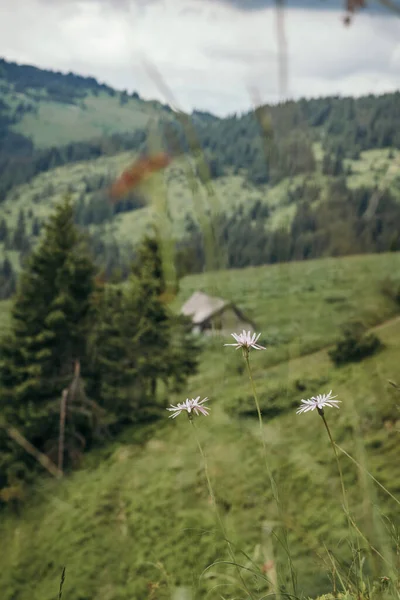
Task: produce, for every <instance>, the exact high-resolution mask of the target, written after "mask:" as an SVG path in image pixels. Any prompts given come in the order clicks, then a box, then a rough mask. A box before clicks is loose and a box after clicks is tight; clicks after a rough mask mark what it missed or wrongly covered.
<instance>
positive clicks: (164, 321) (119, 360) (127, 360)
mask: <svg viewBox="0 0 400 600" xmlns="http://www.w3.org/2000/svg"><path fill="white" fill-rule="evenodd" d="M164 285H165V284H164V278H163V273H162V269H161V259H160V256H159V246H158V244H157V242H156V241H155V240H154V239H153V240H151V239H150V238H145V239H144V241H143V243H142V245H141V246H140V248H139V249H138V259H137V262H136V264H135V265H134V268H133V273H132V275H131V276H130V278H129V280H128V282H127V284H126V285H125V286H124V287H123V288H121V287H117V286H108V288H107V289H104V291H103V293H102V298H101V302H100V304H99V323H98V325H97V327H96V335H95V340H94V347H95V348H96V361H97V366H96V371H97V372H99V373H101V383H100V389H99V396H100V397H101V399H102V406H103V407H104V408H105V409H106V410H107V411H108V412H111V411H112V412H113V420H114V423H119V424H121V423H125V422H135V421H140V420H144V419H148V418H150V417H154V416H155V415H156V414H157V413H158V412H159V410H160V407H163V406H164V403H165V400H166V395H167V393H168V391H169V390H174V391H175V390H177V389H180V388H181V387H182V386H183V385H184V384H185V382H186V381H187V378H188V376H189V375H190V374H192V373H194V372H195V370H196V367H197V359H198V352H199V348H198V346H197V345H196V343H195V340H194V338H193V337H192V335H191V333H190V328H191V326H190V323H189V322H188V320H187V319H185V318H183V317H178V316H176V315H173V314H172V313H171V311H170V310H169V309H168V307H167V306H166V305H165V304H164V303H163V302H162V300H161V295H162V293H163V291H164ZM160 388H162V392H163V393H162V394H160V391H161V389H160Z"/></svg>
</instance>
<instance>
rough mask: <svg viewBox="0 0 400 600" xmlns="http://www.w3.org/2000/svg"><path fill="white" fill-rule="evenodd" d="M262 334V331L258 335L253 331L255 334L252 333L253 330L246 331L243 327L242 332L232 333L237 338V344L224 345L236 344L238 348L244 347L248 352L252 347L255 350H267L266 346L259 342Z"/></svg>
mask: <svg viewBox="0 0 400 600" xmlns="http://www.w3.org/2000/svg"><path fill="white" fill-rule="evenodd" d="M260 335H261V333H259V334H258V335H257V334H256V333H253V335H251V331H245V330H244V329H243V332H242V333H231V336H232V337H233V338H234V339H235V340H236V344H224V346H236V350H238V349H239V348H242V349H243V351H244V352H248V351H249V350H250V348H254V350H266V348H264V346H260V345H259V344H257V340H258V338H259V337H260Z"/></svg>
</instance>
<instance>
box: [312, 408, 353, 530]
mask: <svg viewBox="0 0 400 600" xmlns="http://www.w3.org/2000/svg"><path fill="white" fill-rule="evenodd" d="M317 410H318V414H319V415H320V417H321V419H322V420H323V422H324V425H325V429H326V431H327V433H328V436H329V440H330V442H331V446H332V448H333V452H334V454H335V458H336V464H337V468H338V472H339V478H340V485H341V488H342V496H343V506H344V510H345V513H346V515H347V518H348V519H349V514H350V513H349V505H348V502H347V496H346V488H345V487H344V480H343V473H342V468H341V466H340V460H339V456H338V453H337V450H336V444H335V442H334V440H333V437H332V434H331V430H330V429H329V425H328V423H327V420H326V419H325V414H324V409H323V408H318V409H317Z"/></svg>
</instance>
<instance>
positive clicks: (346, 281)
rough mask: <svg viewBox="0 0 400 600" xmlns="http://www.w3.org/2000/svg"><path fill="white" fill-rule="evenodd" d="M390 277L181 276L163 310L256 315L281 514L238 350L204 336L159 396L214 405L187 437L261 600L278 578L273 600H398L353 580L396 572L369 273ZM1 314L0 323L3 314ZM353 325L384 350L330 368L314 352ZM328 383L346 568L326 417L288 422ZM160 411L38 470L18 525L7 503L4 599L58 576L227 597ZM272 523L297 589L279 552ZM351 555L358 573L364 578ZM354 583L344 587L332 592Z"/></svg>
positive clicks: (210, 517)
mask: <svg viewBox="0 0 400 600" xmlns="http://www.w3.org/2000/svg"><path fill="white" fill-rule="evenodd" d="M399 272H400V255H399V254H398V253H392V254H386V255H373V256H354V257H350V258H340V259H334V258H332V259H324V260H317V261H309V262H302V263H291V264H282V265H276V266H267V267H259V268H249V269H244V270H241V271H226V272H220V273H205V274H202V275H196V276H189V277H186V278H185V279H184V280H182V282H181V289H180V292H179V296H178V297H177V298H176V299H175V304H174V306H173V308H174V309H178V308H179V306H180V305H181V303H182V302H183V301H185V300H186V299H187V298H188V297H189V296H190V294H191V293H192V292H193V291H194V290H198V289H202V290H204V291H205V292H207V293H209V294H212V295H220V296H223V297H225V298H229V299H232V300H233V301H234V302H235V303H236V304H237V305H238V306H239V308H240V309H241V310H242V311H243V312H244V313H245V314H247V315H248V316H249V317H251V318H252V319H254V321H255V322H256V324H257V327H258V330H259V331H261V332H262V336H261V338H260V340H259V341H260V343H261V344H263V345H265V346H266V347H267V350H266V351H259V352H257V351H251V353H250V363H251V365H252V369H253V377H254V382H255V385H256V389H257V393H258V397H259V401H260V405H261V409H262V412H263V417H264V423H263V428H262V433H263V437H264V440H265V445H266V449H267V457H268V462H269V466H270V468H271V469H272V472H273V475H274V478H275V481H276V484H277V486H278V492H279V510H278V508H277V505H276V503H275V501H274V499H273V497H272V494H271V486H270V482H269V479H268V475H267V471H266V466H265V462H264V456H263V446H262V444H261V441H260V430H259V424H258V421H257V413H256V410H255V407H254V399H253V397H252V391H251V387H250V383H249V380H248V377H247V374H246V370H245V364H244V361H243V358H242V356H241V352H240V351H235V350H234V349H233V348H227V347H223V343H228V342H230V341H233V340H229V339H225V337H224V338H217V339H214V340H207V339H205V340H203V342H202V344H203V346H204V348H203V350H204V351H203V355H202V362H201V365H200V369H199V372H198V374H197V375H195V376H193V377H192V378H191V379H190V382H189V386H188V389H187V390H186V392H185V393H184V394H183V395H182V397H178V398H176V397H171V398H169V399H168V402H171V403H174V404H175V403H176V402H179V401H182V400H184V399H185V397H186V396H187V397H189V398H191V397H196V396H199V395H200V396H201V397H205V396H208V397H209V399H210V400H209V406H210V409H211V410H210V416H209V417H207V418H206V417H199V418H198V419H196V431H197V435H198V438H199V442H200V444H201V447H202V449H203V451H204V453H205V456H206V461H207V462H206V464H207V466H208V472H209V477H210V480H211V484H212V487H213V492H214V495H215V500H216V504H217V507H218V510H219V514H220V515H221V518H222V520H223V523H224V527H225V530H226V535H227V537H228V538H229V540H230V541H231V542H232V544H233V548H234V554H235V559H236V561H237V563H239V564H240V565H243V566H244V567H246V568H247V569H248V570H247V571H244V576H243V578H244V584H245V585H246V586H249V588H250V589H251V590H253V593H254V597H255V598H257V599H259V598H264V597H265V596H266V595H267V594H270V595H271V594H272V595H271V596H270V597H272V598H275V597H277V596H276V595H275V594H273V592H274V577H275V572H276V570H278V571H279V572H280V573H281V577H282V579H283V580H284V581H285V583H286V584H287V592H288V594H289V595H288V596H282V597H295V598H309V597H316V596H317V595H318V594H322V593H328V592H331V591H334V592H335V593H334V595H333V596H332V597H331V598H339V597H343V598H347V599H348V600H350V599H351V600H353V599H354V600H355V598H372V599H376V600H377V599H378V598H379V599H380V598H386V597H387V598H395V597H397V596H395V595H385V594H384V593H383V592H382V590H381V588H379V589H378V588H376V589H374V590H371V589H370V588H369V587H368V584H365V585H367V587H366V589H365V590H364V596H362V595H361V591H362V586H363V585H364V584H363V582H366V581H367V577H370V578H371V579H374V580H377V581H378V580H379V578H380V577H390V578H392V579H393V577H394V574H393V570H392V565H393V564H394V563H393V561H392V559H393V555H392V550H393V549H394V550H395V549H396V547H397V548H398V547H399V540H398V533H397V528H398V524H399V521H398V514H399V508H400V505H399V500H398V499H397V500H396V497H397V498H399V497H400V463H399V461H398V440H399V431H400V411H399V405H400V396H399V394H398V393H396V390H395V389H394V388H393V387H392V386H391V385H390V384H389V383H388V382H389V380H394V381H399V380H400V373H399V364H400V341H399V340H400V316H398V314H399V309H398V306H396V305H395V304H394V303H392V302H391V301H390V300H388V299H387V298H385V297H384V296H383V295H382V294H381V291H380V286H381V282H382V280H383V279H385V278H386V277H388V276H392V277H398V274H399ZM0 309H1V310H0V319H1V322H0V325H1V326H2V328H3V327H4V326H6V325H7V311H8V310H9V304H5V303H2V304H1V305H0ZM355 317H357V318H363V319H364V320H365V322H366V323H367V324H368V326H370V327H375V329H376V333H377V334H378V335H379V337H380V339H381V341H382V342H383V348H382V350H380V352H378V353H377V354H375V355H374V356H372V357H370V358H367V359H365V360H364V361H362V362H359V363H352V364H348V365H346V366H344V367H341V368H336V367H334V366H333V364H332V362H331V361H330V359H329V356H328V353H327V347H328V346H329V345H330V344H332V343H333V342H334V341H335V339H336V338H337V336H338V334H339V330H340V327H341V326H342V325H343V324H345V323H346V322H348V321H349V320H351V319H353V318H355ZM330 389H332V390H333V391H334V393H335V394H337V395H338V398H339V399H340V400H341V401H342V404H341V407H340V410H334V409H326V418H327V421H328V422H329V425H330V428H331V431H332V435H333V437H334V439H335V441H336V443H337V444H338V445H339V446H340V447H341V448H343V450H345V451H346V452H348V453H350V455H351V456H353V457H354V459H355V460H356V461H357V462H358V465H360V467H357V466H356V465H355V464H354V462H353V461H352V460H351V459H349V458H348V457H347V456H346V455H345V454H343V453H342V454H341V456H340V463H341V465H342V470H343V478H344V482H345V487H346V493H347V500H348V503H349V510H350V513H351V516H352V519H353V520H354V523H355V524H356V526H357V527H358V528H359V530H360V531H361V532H362V533H363V535H364V536H365V538H367V540H368V542H366V541H365V538H363V537H362V536H357V540H358V541H357V544H358V546H357V551H356V555H357V556H358V559H359V560H358V562H357V565H355V564H353V563H351V557H352V556H353V554H352V550H351V549H350V548H349V546H348V542H347V541H346V538H347V539H349V531H348V523H347V521H346V517H345V513H344V511H343V506H342V504H343V501H342V498H341V491H340V490H341V488H340V480H339V476H338V472H337V466H336V462H335V458H334V454H333V452H332V448H331V446H330V443H329V438H328V436H327V433H326V431H325V429H324V425H323V422H322V420H321V419H320V417H319V416H318V414H317V412H316V411H315V412H312V413H307V414H305V415H296V413H295V409H296V407H297V406H298V405H299V403H300V401H301V399H302V398H309V397H311V396H312V395H315V394H317V393H326V392H329V390H330ZM167 417H168V413H167V412H166V413H165V419H164V420H163V421H161V422H158V423H156V424H154V425H151V426H148V427H145V428H141V429H134V428H133V429H130V430H127V431H126V432H125V433H124V435H123V436H121V438H120V439H119V440H118V441H117V442H113V443H112V444H110V445H108V446H107V447H105V448H103V449H98V450H95V451H92V452H91V453H89V454H88V455H86V457H85V458H84V461H83V463H82V465H81V468H80V469H79V470H78V471H76V472H74V473H72V474H70V475H68V476H67V477H66V478H65V479H64V480H63V481H61V482H56V481H53V480H50V479H48V478H45V477H44V478H43V479H42V480H40V481H39V482H38V483H37V484H36V487H35V489H34V490H27V494H28V495H29V504H28V505H27V507H26V508H25V509H24V511H23V512H22V514H20V515H13V514H12V512H11V510H10V512H9V513H8V514H7V518H3V519H2V520H1V522H0V538H1V540H2V547H3V549H6V551H3V552H2V553H0V589H1V590H2V594H1V598H2V599H4V600H13V599H16V598H18V600H45V599H49V600H50V598H56V595H57V592H58V585H59V579H60V574H61V569H62V567H63V566H66V580H65V584H64V588H63V595H62V598H63V599H64V600H92V599H93V598H96V599H97V600H124V599H126V600H131V599H133V598H138V599H139V598H140V599H153V600H155V599H158V600H163V599H167V598H172V599H173V600H195V599H196V600H197V599H200V598H201V599H203V598H204V599H205V598H207V599H210V600H213V599H217V598H229V599H231V598H232V597H233V596H232V593H231V592H232V582H236V581H237V579H238V575H237V572H236V569H235V568H234V566H232V565H229V564H226V563H229V562H230V561H231V558H230V555H229V554H228V551H227V545H226V542H225V541H224V538H223V535H222V533H221V530H220V528H219V526H218V523H217V524H216V521H215V517H214V511H213V503H212V499H211V497H210V495H209V493H208V490H207V484H206V478H205V475H204V462H203V460H202V457H201V455H200V454H199V450H198V447H197V444H196V436H194V435H193V433H194V432H193V429H192V427H191V425H190V423H189V421H188V419H187V418H186V416H185V415H182V416H179V417H178V418H177V419H176V420H172V419H168V418H167ZM366 469H367V470H368V471H369V473H371V474H372V475H373V476H374V477H376V478H377V479H378V480H379V482H380V484H382V485H383V486H384V487H385V488H386V489H387V490H388V492H390V494H392V495H389V493H387V492H385V491H384V490H383V489H382V487H379V486H378V485H376V484H375V483H374V482H373V480H372V479H371V477H370V476H369V475H368V474H367V471H366ZM282 526H284V528H285V529H286V531H287V536H288V546H289V549H290V557H291V560H292V561H293V571H294V573H295V577H294V584H295V585H294V586H293V578H291V577H290V576H289V568H288V557H287V555H286V553H285V550H284V548H283V546H282V545H281V543H280V542H281V540H282V539H283V538H282V531H281V529H282ZM354 531H355V529H354V528H353V529H352V533H350V539H352V535H354ZM371 547H373V548H374V550H372V549H371ZM376 552H379V554H380V556H381V557H382V559H381V558H379V561H378V560H377V556H378V555H377V554H376ZM365 558H367V563H368V567H366V566H364V568H365V569H366V571H367V572H366V573H364V574H363V575H360V569H361V567H362V564H363V561H364V559H365ZM394 560H396V559H395V557H394ZM397 560H398V558H397ZM221 561H222V562H223V561H225V563H224V564H214V563H221ZM213 564H214V566H212V567H211V568H208V567H209V566H210V565H213ZM349 564H350V567H349ZM356 567H357V568H356ZM335 573H339V577H336V586H337V587H336V591H335V588H334V586H333V585H332V581H331V579H332V575H333V574H335ZM397 576H398V575H397ZM267 579H268V580H269V581H267ZM293 588H294V589H293ZM350 588H351V589H352V591H353V593H352V594H350V593H349V594H348V595H345V596H339V593H341V592H344V591H345V590H346V589H350ZM357 590H358V592H357ZM367 592H368V594H369V595H366V594H367ZM357 594H358V595H357Z"/></svg>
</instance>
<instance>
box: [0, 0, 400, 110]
mask: <svg viewBox="0 0 400 600" xmlns="http://www.w3.org/2000/svg"><path fill="white" fill-rule="evenodd" d="M391 1H392V2H394V3H395V2H397V4H398V5H400V0H391ZM370 5H371V8H372V7H375V8H376V9H375V10H368V11H360V12H359V13H357V15H356V16H355V18H354V20H353V22H352V24H351V26H349V27H346V26H345V25H344V24H343V17H344V15H345V11H344V0H291V1H290V2H286V8H285V10H284V11H283V13H281V17H283V18H281V20H280V21H278V19H277V10H276V8H275V5H274V3H273V1H272V0H12V2H11V0H10V1H4V2H0V56H2V57H4V58H6V59H7V60H13V61H16V62H21V63H25V64H33V65H36V66H38V67H41V68H48V69H53V70H59V71H62V72H68V71H73V72H75V73H78V74H81V75H90V76H94V77H96V78H97V79H98V80H99V81H100V82H104V83H107V84H109V85H111V86H113V87H115V88H117V89H127V90H128V91H129V92H132V91H137V92H138V93H139V94H140V96H141V97H143V98H145V99H151V98H157V99H159V100H161V101H162V102H164V103H165V102H168V99H167V98H166V97H165V95H164V93H163V91H162V90H160V89H159V88H158V86H157V82H156V81H155V80H154V78H153V77H152V75H151V73H149V71H148V70H147V69H146V67H145V63H146V61H147V63H150V64H152V65H154V66H155V67H156V68H157V70H158V71H159V72H160V73H161V74H162V77H163V79H164V81H165V83H166V84H167V85H168V86H169V88H170V89H172V90H173V94H174V99H175V102H176V104H177V105H178V107H179V108H181V109H183V110H189V111H190V110H194V109H198V110H204V111H209V112H212V113H214V114H217V115H219V116H226V115H228V114H232V113H234V112H236V113H241V112H244V111H247V110H249V109H251V107H252V106H253V105H254V103H255V102H256V103H261V102H263V103H264V102H269V103H275V102H278V101H280V100H283V99H286V98H299V97H316V96H327V95H333V94H335V95H336V94H338V95H353V96H359V95H363V94H368V93H383V92H387V91H394V90H397V89H400V16H396V15H395V13H393V12H390V11H388V10H387V9H385V8H380V9H379V7H378V4H377V2H376V1H375V2H374V0H370ZM278 40H281V43H280V44H279V43H278ZM282 40H283V42H284V43H282ZM285 56H286V57H287V59H286V61H285ZM282 61H283V62H282ZM282 64H283V65H285V64H287V77H284V78H283V79H282V70H280V69H279V65H281V66H282ZM279 73H281V76H279Z"/></svg>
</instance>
